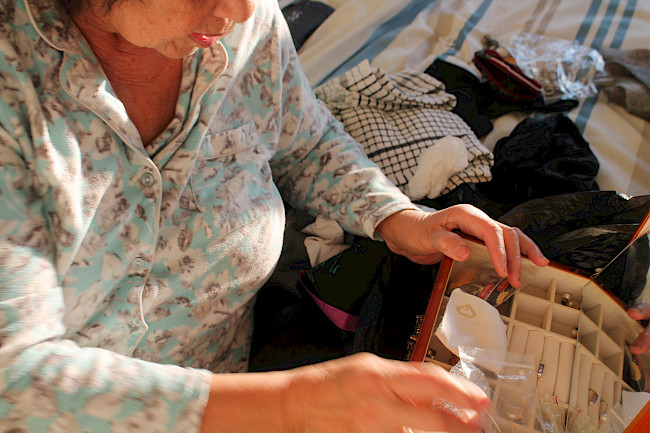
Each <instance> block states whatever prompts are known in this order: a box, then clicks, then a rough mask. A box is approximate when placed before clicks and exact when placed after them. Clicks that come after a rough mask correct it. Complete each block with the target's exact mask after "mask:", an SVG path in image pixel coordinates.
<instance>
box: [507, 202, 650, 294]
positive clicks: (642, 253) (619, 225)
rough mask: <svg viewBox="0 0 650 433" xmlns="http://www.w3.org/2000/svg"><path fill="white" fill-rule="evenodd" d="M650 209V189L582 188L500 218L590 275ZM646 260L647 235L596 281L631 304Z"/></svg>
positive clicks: (613, 253)
mask: <svg viewBox="0 0 650 433" xmlns="http://www.w3.org/2000/svg"><path fill="white" fill-rule="evenodd" d="M649 209H650V195H645V196H637V197H632V198H629V197H627V196H624V195H621V194H618V193H616V192H614V191H595V192H581V193H572V194H561V195H556V196H551V197H545V198H542V199H537V200H531V201H528V202H526V203H524V204H522V205H520V206H517V207H516V208H514V209H512V210H511V211H510V212H508V213H506V214H505V215H503V216H502V217H501V218H499V221H501V222H503V223H504V224H508V225H511V226H516V227H519V228H521V229H522V231H523V232H524V233H526V234H527V235H528V236H529V237H530V238H531V239H533V240H534V241H535V242H536V243H537V245H538V246H539V247H540V249H541V250H542V252H543V253H544V255H546V257H548V258H549V259H551V260H553V261H555V262H558V263H562V264H564V265H566V266H569V267H570V268H573V269H575V270H577V271H579V272H580V273H582V274H584V275H585V276H591V275H593V274H594V273H595V272H596V270H597V269H598V268H603V267H605V266H606V265H607V264H608V263H609V262H610V261H611V260H612V259H614V257H616V255H617V254H618V253H619V252H620V251H622V250H623V249H624V248H625V246H626V245H627V243H628V242H629V240H630V239H631V238H632V236H633V235H634V233H635V231H636V230H637V228H638V225H639V223H640V222H641V221H642V220H643V217H644V216H645V214H646V213H647V212H648V210H649ZM648 266H650V247H649V246H648V238H647V236H644V237H642V238H640V239H639V240H638V241H637V242H635V243H634V244H632V246H631V247H630V248H628V250H627V251H626V252H625V253H623V254H622V255H621V256H620V257H619V258H618V259H616V260H615V261H614V262H613V263H612V264H611V265H610V266H609V267H607V268H606V269H605V270H604V271H603V272H602V273H601V274H600V275H599V276H598V278H597V280H596V281H597V282H598V283H599V284H600V285H601V286H602V287H603V288H605V289H607V290H608V291H609V292H611V293H613V294H614V295H616V296H617V297H618V298H619V299H620V300H621V301H623V302H624V303H625V304H626V305H628V306H632V304H633V303H634V302H635V300H636V299H637V298H638V296H639V295H640V294H641V292H642V291H643V288H644V287H645V283H646V275H647V272H648Z"/></svg>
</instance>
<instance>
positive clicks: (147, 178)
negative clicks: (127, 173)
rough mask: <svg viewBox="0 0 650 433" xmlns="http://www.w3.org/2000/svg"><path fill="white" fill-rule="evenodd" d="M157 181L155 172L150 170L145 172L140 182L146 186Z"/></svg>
mask: <svg viewBox="0 0 650 433" xmlns="http://www.w3.org/2000/svg"><path fill="white" fill-rule="evenodd" d="M155 182H156V178H155V177H154V175H153V174H151V173H149V172H147V173H145V174H143V175H142V177H141V178H140V183H142V185H144V186H146V187H150V186H151V185H153V184H154V183H155Z"/></svg>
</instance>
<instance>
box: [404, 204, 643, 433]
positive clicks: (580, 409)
mask: <svg viewBox="0 0 650 433" xmlns="http://www.w3.org/2000/svg"><path fill="white" fill-rule="evenodd" d="M649 231H650V213H649V214H648V215H646V218H645V219H644V221H643V222H642V223H641V224H640V225H639V229H638V230H637V232H636V233H635V235H634V237H633V238H632V239H631V241H630V244H631V243H632V242H634V241H635V240H637V239H639V238H641V237H643V240H642V241H647V240H646V238H645V235H646V234H647V233H648V232H649ZM468 241H469V244H470V247H471V250H472V254H471V258H470V260H469V261H467V262H454V261H453V260H451V259H449V258H448V257H445V258H444V259H443V261H442V263H441V265H440V269H439V271H438V276H437V279H436V282H435V286H434V289H433V292H432V296H431V298H430V301H429V305H428V307H427V311H426V314H425V315H424V317H422V318H421V321H420V323H419V324H418V330H417V332H416V335H414V345H413V346H412V348H411V349H412V351H411V356H410V359H411V360H412V361H422V362H433V363H437V364H439V365H442V366H443V367H446V368H448V369H449V368H451V366H452V365H454V364H455V363H456V362H457V361H458V357H456V355H454V354H453V353H452V352H451V351H450V350H448V349H447V347H446V346H445V345H444V344H443V343H442V342H441V340H440V339H439V338H438V336H437V335H436V333H435V331H436V329H437V328H438V325H439V323H440V321H441V319H442V317H443V313H444V311H445V309H446V306H447V303H448V302H449V299H450V295H451V292H452V291H453V289H455V288H457V287H459V286H460V285H462V284H463V283H466V282H467V281H466V280H467V278H468V277H467V275H468V274H472V275H473V274H475V272H476V269H479V270H480V269H485V268H487V267H490V266H491V265H490V263H491V262H490V258H489V254H488V252H487V248H486V247H485V246H484V244H482V243H481V242H480V241H477V240H475V239H472V238H468ZM523 275H526V278H525V279H523V283H524V284H523V287H522V288H521V289H520V290H518V291H515V292H514V294H513V295H512V296H511V297H510V298H509V299H508V300H507V301H506V302H504V303H502V304H501V305H499V306H498V307H497V310H498V313H499V316H500V318H501V320H502V321H503V323H504V324H505V325H506V329H507V331H506V340H507V351H508V352H515V353H524V354H530V355H532V358H533V359H534V366H538V374H537V382H536V389H537V393H538V395H540V396H542V395H544V396H547V397H548V396H552V398H553V400H554V401H555V403H556V404H558V405H559V407H561V408H562V409H563V410H564V413H565V420H566V423H565V426H564V427H567V431H570V429H569V428H568V427H569V416H568V415H566V414H570V413H573V414H580V413H582V414H583V416H584V415H588V418H589V419H590V420H591V423H592V425H593V426H594V427H595V429H594V430H588V431H598V432H609V431H622V430H623V428H625V430H624V431H625V433H642V432H643V433H648V432H650V403H648V404H646V405H645V407H644V408H643V409H642V410H641V411H640V412H639V413H638V414H637V415H636V417H635V418H634V420H633V421H632V422H630V423H629V424H627V427H625V424H622V425H623V427H620V429H618V430H616V429H615V428H614V427H612V423H616V422H617V420H616V418H617V417H616V414H615V413H613V411H612V410H611V409H612V408H613V407H615V406H616V405H617V404H621V399H622V394H623V391H635V390H638V385H639V384H638V383H635V385H637V389H634V388H633V387H632V386H631V385H630V383H628V382H630V377H632V378H633V379H634V378H636V379H639V380H640V376H639V375H643V374H644V373H643V371H640V370H638V367H639V364H638V362H639V360H638V359H636V362H637V363H631V362H630V360H631V358H632V355H630V354H629V352H628V351H627V350H626V344H629V343H631V342H632V341H634V339H635V338H636V336H637V335H638V334H639V333H640V332H642V330H643V328H642V326H641V324H639V323H638V322H636V321H634V320H632V319H631V318H630V317H629V316H628V315H627V313H626V311H625V307H624V305H623V304H622V303H621V302H620V301H619V300H618V299H617V298H615V297H614V296H612V295H610V294H609V293H608V292H607V291H605V290H604V289H603V288H601V287H600V286H599V285H598V284H596V283H595V282H593V279H592V278H588V277H585V276H582V275H578V274H576V273H573V272H571V271H570V270H568V269H567V268H566V267H564V266H562V265H558V264H554V263H551V264H550V265H549V266H547V267H544V268H540V267H537V266H535V265H534V264H533V263H532V262H531V261H529V260H528V259H526V258H524V259H523V269H522V276H523ZM459 308H460V309H461V310H462V309H463V308H466V307H464V306H462V305H461V306H458V305H457V306H456V311H458V313H459V314H461V315H463V316H465V317H467V320H471V319H472V313H473V311H472V309H471V306H470V307H469V308H466V309H465V310H464V311H461V310H459ZM644 362H645V361H644ZM635 369H636V370H635ZM493 389H494V390H495V391H494V393H495V394H498V393H499V385H498V384H495V387H494V388H493ZM497 398H498V396H496V395H493V396H492V399H493V402H494V401H496V399H497ZM495 418H496V422H497V423H498V424H499V425H500V427H501V429H500V430H501V431H503V432H505V431H512V432H517V433H519V432H521V433H533V432H544V429H543V428H542V427H540V425H539V423H538V422H535V419H534V418H531V419H530V421H529V422H528V425H526V426H524V427H522V425H521V423H519V424H514V423H511V422H510V420H508V419H507V417H506V416H504V415H503V414H500V413H499V411H498V410H497V411H496V413H495ZM524 424H526V423H524Z"/></svg>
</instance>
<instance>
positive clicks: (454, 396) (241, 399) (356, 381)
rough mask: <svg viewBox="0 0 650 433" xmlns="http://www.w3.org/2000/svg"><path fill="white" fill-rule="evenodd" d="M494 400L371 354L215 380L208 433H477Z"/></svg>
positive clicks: (443, 375) (440, 374) (428, 369)
mask: <svg viewBox="0 0 650 433" xmlns="http://www.w3.org/2000/svg"><path fill="white" fill-rule="evenodd" d="M489 408H490V401H489V399H488V398H487V396H486V395H485V393H483V391H481V390H480V389H479V388H478V387H477V386H475V385H473V384H472V383H470V382H469V381H466V380H464V379H460V378H456V377H454V376H452V375H450V374H449V373H448V372H446V371H445V370H444V369H442V368H441V367H438V366H436V365H433V364H429V363H423V364H420V363H407V362H401V361H394V360H387V359H383V358H380V357H377V356H374V355H371V354H366V353H363V354H357V355H352V356H349V357H345V358H341V359H337V360H332V361H327V362H324V363H320V364H314V365H310V366H306V367H300V368H297V369H294V370H289V371H285V372H271V373H242V374H227V375H215V376H214V377H213V380H212V389H211V392H210V399H209V401H208V406H207V408H206V412H205V416H204V424H203V429H202V433H206V432H221V431H223V432H228V433H234V432H239V431H241V432H246V433H253V432H255V431H258V430H259V431H260V432H262V431H263V432H265V433H272V432H277V433H303V432H314V433H344V432H350V433H352V432H353V433H363V432H368V433H382V432H386V433H389V432H390V433H403V427H405V426H406V427H411V428H413V429H417V430H423V431H448V432H476V431H480V430H481V428H482V425H483V424H482V423H483V421H482V413H483V412H485V411H487V410H489Z"/></svg>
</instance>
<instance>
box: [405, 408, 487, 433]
mask: <svg viewBox="0 0 650 433" xmlns="http://www.w3.org/2000/svg"><path fill="white" fill-rule="evenodd" d="M399 415H400V416H401V417H402V419H405V420H407V425H406V426H407V427H408V428H409V429H411V431H412V432H416V431H423V432H427V431H429V432H430V431H436V432H454V433H455V432H462V433H470V432H471V433H476V432H478V431H481V430H482V429H483V428H484V424H483V418H482V417H481V415H480V414H479V413H476V412H472V413H469V412H467V411H459V410H458V408H455V407H453V406H452V405H449V406H447V407H445V404H444V403H442V404H438V403H434V405H433V407H431V406H430V407H422V406H420V407H418V406H410V407H409V406H405V407H404V408H403V410H401V413H400V414H399ZM406 431H408V430H406Z"/></svg>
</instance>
